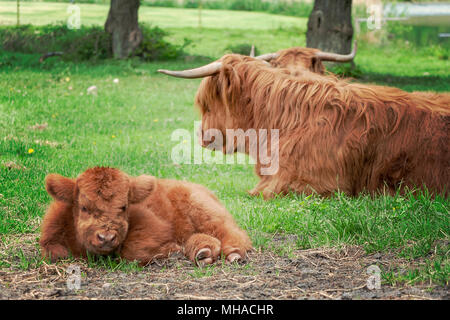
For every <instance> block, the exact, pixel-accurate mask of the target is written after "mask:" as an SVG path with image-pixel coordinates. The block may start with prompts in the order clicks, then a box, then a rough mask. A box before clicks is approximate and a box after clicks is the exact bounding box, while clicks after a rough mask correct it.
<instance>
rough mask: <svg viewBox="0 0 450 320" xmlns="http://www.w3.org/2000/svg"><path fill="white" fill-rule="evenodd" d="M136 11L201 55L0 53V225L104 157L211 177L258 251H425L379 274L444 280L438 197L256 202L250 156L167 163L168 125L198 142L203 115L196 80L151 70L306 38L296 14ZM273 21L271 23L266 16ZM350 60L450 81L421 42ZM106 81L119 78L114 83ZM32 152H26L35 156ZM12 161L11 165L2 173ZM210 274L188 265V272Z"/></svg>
mask: <svg viewBox="0 0 450 320" xmlns="http://www.w3.org/2000/svg"><path fill="white" fill-rule="evenodd" d="M5 4H6V5H5ZM14 5H15V2H6V3H5V2H1V6H0V8H1V9H0V19H1V21H7V22H8V23H12V22H13V21H14V15H13V13H14V10H13V7H14ZM28 6H30V7H28ZM84 6H85V5H83V6H82V8H83V7H84ZM86 6H87V5H86ZM22 8H23V10H22V21H24V22H32V23H36V24H45V23H49V22H52V21H57V20H62V18H64V17H65V8H66V4H53V3H24V4H23V7H22ZM38 8H41V9H42V10H37V9H38ZM144 9H145V10H148V11H145V10H144ZM141 10H142V11H141V20H145V19H147V20H145V21H146V22H153V23H154V24H156V25H159V26H161V27H166V29H167V30H169V31H170V32H171V36H169V40H171V41H172V42H175V43H179V44H181V43H182V41H183V39H184V38H185V37H188V38H190V39H192V40H193V42H194V44H195V46H191V47H188V48H187V49H186V50H187V51H188V52H189V53H190V54H192V55H201V56H206V57H209V58H205V59H203V60H202V61H200V62H199V61H197V62H196V60H194V61H192V62H187V61H185V60H178V61H172V62H151V63H144V62H141V61H139V60H128V61H112V60H106V61H102V62H96V63H90V62H83V63H70V62H62V61H60V59H59V58H51V59H49V60H47V61H46V62H45V63H44V64H39V63H38V62H37V61H38V58H39V55H32V54H20V53H7V52H1V51H0V93H1V94H0V234H22V233H36V232H39V225H40V223H41V219H42V216H43V215H44V213H45V209H46V207H47V205H48V204H49V202H50V197H49V196H48V195H47V194H46V192H45V188H44V178H45V176H46V175H47V174H49V173H52V172H56V173H60V174H63V175H66V176H72V177H74V176H77V175H78V174H79V173H81V172H82V171H84V170H85V169H86V168H88V167H91V166H97V165H104V166H112V167H118V168H120V169H122V170H124V171H126V172H128V173H129V174H131V175H138V174H142V173H148V174H153V175H155V176H157V177H161V178H175V179H186V180H190V181H193V182H197V183H200V184H203V185H205V186H207V187H208V188H210V189H211V190H213V191H214V192H215V193H216V194H217V195H218V197H219V198H220V199H221V200H222V201H223V203H224V204H225V206H226V207H227V208H228V209H229V211H230V212H231V213H232V214H233V216H234V217H235V218H236V220H237V222H238V223H239V225H240V226H242V227H243V228H244V229H245V230H247V231H248V232H249V234H250V236H251V237H252V240H253V242H254V244H255V245H256V246H258V247H262V248H266V249H270V250H274V251H276V252H278V253H279V254H283V255H288V254H289V252H290V250H291V247H290V245H291V244H289V245H288V244H286V245H285V246H281V247H276V248H274V247H273V241H272V239H273V237H275V236H277V235H286V234H289V235H290V237H291V238H292V239H294V246H295V247H297V248H313V247H320V246H338V247H340V246H345V245H360V246H363V247H364V248H365V249H366V251H367V252H376V251H393V252H395V253H396V254H397V255H398V256H400V257H403V258H406V259H408V260H410V261H415V259H425V260H426V261H427V264H426V266H422V267H420V268H419V267H418V268H414V267H412V268H411V270H409V271H408V273H406V274H405V273H403V274H397V273H395V272H394V271H387V272H386V274H385V276H384V277H385V279H386V280H387V281H388V282H390V283H393V284H395V283H397V282H407V283H414V282H417V281H419V282H428V281H432V282H436V283H441V284H443V283H448V274H449V252H448V245H446V246H445V245H444V247H443V248H442V247H439V246H438V243H439V241H441V240H442V239H444V240H448V239H449V226H450V215H449V212H450V204H449V202H448V200H447V199H442V198H436V199H431V198H430V197H428V196H427V195H422V196H413V195H406V196H394V197H391V196H378V197H375V198H371V197H369V196H364V195H361V196H359V197H357V198H349V197H347V196H344V195H342V194H336V195H335V196H334V197H332V198H329V199H324V198H320V197H304V196H301V195H290V196H288V197H285V198H277V199H274V200H271V201H264V200H262V199H260V198H251V197H249V196H248V195H247V194H246V190H248V189H251V188H252V187H253V186H254V185H255V184H256V183H257V178H256V177H255V175H254V173H253V168H252V166H251V165H249V164H247V165H206V164H202V165H181V166H175V165H173V163H172V161H171V159H170V154H171V149H172V147H174V146H175V145H176V144H178V143H179V142H178V141H171V138H170V137H171V134H172V132H173V131H174V130H175V129H178V128H182V129H188V130H190V132H191V135H192V141H191V142H192V145H193V144H194V143H196V138H195V135H194V128H193V123H194V121H196V120H198V119H199V115H198V113H197V111H196V110H195V109H194V108H193V98H194V95H195V92H196V90H197V88H198V85H199V83H200V80H181V79H174V78H169V77H167V76H164V75H161V74H159V73H157V72H156V70H157V69H159V68H169V69H184V68H190V67H194V66H198V65H199V64H202V63H205V62H207V61H209V60H210V59H215V58H218V57H220V56H222V55H223V54H224V53H225V48H226V47H227V46H229V45H230V44H236V43H246V42H247V43H254V44H255V45H256V46H258V48H259V49H260V51H261V52H262V53H264V52H269V51H275V50H278V49H280V48H285V47H290V46H295V45H300V46H304V44H305V37H304V32H305V30H306V20H305V19H295V18H291V17H283V16H275V15H267V14H263V13H254V12H235V11H233V12H228V11H220V10H219V11H217V10H215V11H214V12H213V13H214V15H215V17H221V20H220V21H218V22H215V23H213V22H212V20H211V22H208V21H209V20H208V19H204V21H203V22H204V23H203V28H202V30H198V29H197V28H196V21H195V19H196V11H195V10H194V11H190V10H187V9H167V8H163V9H162V8H161V9H160V8H142V9H141ZM85 11H86V16H84V14H83V13H82V14H83V17H84V18H82V19H83V23H95V24H102V23H103V22H104V20H105V18H106V12H107V8H106V6H101V5H92V6H91V7H89V10H85ZM8 12H9V13H8ZM43 12H44V13H43ZM82 12H84V11H82ZM211 15H212V13H211ZM247 18H248V19H247ZM269 18H270V19H272V20H271V21H273V22H270V23H266V22H267V21H266V19H269ZM84 19H86V20H84ZM223 27H226V28H223ZM356 64H357V65H358V66H359V67H360V69H361V71H362V74H363V78H362V79H361V81H366V82H376V83H380V84H385V85H391V86H397V87H400V88H403V89H405V90H408V91H413V90H434V91H441V92H445V91H449V88H450V81H449V80H450V79H449V78H450V62H449V61H448V60H441V59H439V57H438V56H437V55H436V54H435V53H434V51H433V50H430V49H429V48H415V47H401V46H396V47H393V46H385V47H383V46H376V45H369V44H367V43H360V46H359V51H358V55H357V58H356ZM114 78H118V79H119V80H120V83H119V84H114V83H113V79H114ZM91 85H96V86H97V87H98V96H92V95H87V94H86V89H87V88H88V87H89V86H91ZM42 123H47V124H48V128H47V129H46V130H43V131H38V130H33V129H32V128H31V127H32V126H34V125H36V124H42ZM29 149H33V150H34V152H33V153H31V154H30V153H29V152H28V151H29ZM204 152H208V151H206V150H204ZM8 162H13V163H14V164H15V165H17V166H16V167H15V168H7V165H6V164H7V163H8ZM438 247H439V248H440V249H439V250H438V249H437V248H438ZM435 251H436V253H435ZM15 256H16V257H17V259H16V260H17V263H18V265H20V267H21V268H29V267H31V266H33V265H35V264H36V263H37V262H36V261H34V260H30V261H27V258H26V256H24V255H23V254H22V253H20V252H16V253H15ZM30 259H35V257H33V258H30ZM92 264H93V265H97V266H100V267H105V268H108V269H112V270H116V269H121V270H123V269H124V270H126V269H127V268H128V267H127V265H126V264H125V265H123V264H122V262H120V261H119V262H117V261H112V260H102V261H101V262H93V263H92ZM0 266H2V267H6V266H7V265H5V264H2V263H0ZM129 268H130V270H134V268H135V266H133V265H131V266H129ZM212 270H214V269H211V270H209V269H207V271H205V270H197V271H196V273H195V274H193V276H194V277H200V276H204V275H205V272H206V275H207V274H208V272H210V271H212Z"/></svg>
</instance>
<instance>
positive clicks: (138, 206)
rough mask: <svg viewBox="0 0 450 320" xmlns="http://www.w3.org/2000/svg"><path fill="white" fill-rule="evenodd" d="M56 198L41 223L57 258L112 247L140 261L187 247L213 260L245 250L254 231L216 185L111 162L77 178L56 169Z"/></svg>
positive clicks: (50, 179) (45, 250)
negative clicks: (136, 171) (133, 173)
mask: <svg viewBox="0 0 450 320" xmlns="http://www.w3.org/2000/svg"><path fill="white" fill-rule="evenodd" d="M46 188H47V192H48V193H49V194H50V195H51V196H52V197H53V199H54V202H53V203H52V204H51V206H50V208H49V209H48V211H47V213H46V215H45V217H44V221H43V224H42V234H41V239H40V245H41V249H42V255H43V256H44V257H49V258H51V259H52V260H53V261H54V260H56V259H60V258H65V257H67V256H68V255H69V253H70V254H72V255H73V256H75V257H86V255H87V252H89V253H92V254H98V255H107V254H110V253H113V252H116V253H118V254H119V255H120V256H121V257H123V258H125V259H127V260H130V261H133V260H137V261H139V263H140V264H141V265H145V264H147V263H149V262H151V261H152V260H153V259H155V258H163V257H167V256H168V255H169V254H170V253H171V252H175V251H183V252H184V253H185V255H186V256H187V257H188V258H189V259H190V260H192V261H195V262H197V263H201V264H205V263H206V264H209V263H213V262H214V261H216V260H217V259H218V257H219V255H220V254H221V253H222V254H223V255H224V257H225V259H226V261H228V262H233V261H235V260H238V259H241V258H244V257H245V256H246V253H247V251H248V250H250V249H251V248H252V245H251V242H250V239H249V238H248V236H247V234H246V233H245V232H244V231H242V230H241V229H240V228H239V227H238V226H237V225H236V223H235V222H234V220H233V217H232V216H231V215H230V213H229V212H228V211H227V210H226V209H225V207H224V206H223V205H221V204H220V202H219V200H218V199H217V198H216V197H215V196H214V194H213V193H212V192H210V191H209V190H208V189H206V188H204V187H203V186H200V185H197V184H193V183H189V182H183V181H175V180H164V179H156V178H155V177H152V176H146V175H143V176H139V177H137V178H134V177H129V176H128V175H127V174H125V173H123V172H121V171H120V170H117V169H112V168H98V167H97V168H93V169H89V170H87V171H86V172H84V173H83V174H81V175H80V176H79V177H78V178H76V179H69V178H65V177H62V176H60V175H56V174H51V175H49V176H47V179H46Z"/></svg>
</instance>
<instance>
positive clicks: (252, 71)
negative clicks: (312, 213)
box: [160, 55, 450, 198]
mask: <svg viewBox="0 0 450 320" xmlns="http://www.w3.org/2000/svg"><path fill="white" fill-rule="evenodd" d="M160 72H162V73H165V74H168V75H171V76H175V77H182V78H204V79H203V81H202V82H201V84H200V87H199V89H198V91H197V96H196V104H197V105H198V107H199V108H200V111H201V114H202V130H203V131H205V130H207V129H209V128H216V129H218V130H220V131H221V132H222V133H225V132H226V130H227V129H235V130H236V129H238V128H240V129H242V130H249V129H256V130H258V129H267V130H268V131H270V130H273V129H278V130H279V142H278V144H277V145H271V146H268V149H269V152H271V153H272V154H276V152H273V151H274V150H275V149H274V148H278V154H279V170H278V172H276V173H275V174H273V175H261V174H260V169H261V166H262V163H261V162H260V161H259V160H258V159H257V160H256V163H257V164H256V172H257V174H259V175H260V178H261V180H260V182H259V183H258V185H257V186H256V187H255V188H254V189H253V190H251V191H250V194H252V195H258V194H260V193H262V195H263V196H264V197H265V198H270V197H272V196H273V195H274V194H285V193H288V192H290V191H294V192H299V193H311V192H317V193H319V194H321V195H324V196H327V195H331V194H333V193H334V192H336V191H338V190H341V191H344V192H345V193H347V194H349V195H357V194H358V193H360V192H365V191H366V192H370V193H375V192H380V191H383V190H386V191H388V192H389V193H394V192H396V190H398V189H400V191H401V192H403V191H404V190H405V188H406V187H408V188H416V187H418V188H421V187H424V186H426V187H427V188H428V189H430V190H431V191H432V192H433V193H442V194H445V195H447V194H448V190H449V184H450V154H449V145H450V143H449V142H450V95H449V94H435V93H419V92H415V93H408V92H405V91H402V90H400V89H397V88H392V87H384V86H376V85H365V84H358V83H349V82H348V81H346V80H339V79H336V78H335V77H330V76H321V75H318V74H316V73H312V72H309V71H304V72H303V73H301V74H299V75H297V76H292V75H290V72H289V70H287V69H277V68H273V67H270V66H267V65H266V64H265V63H264V62H262V61H260V60H257V59H254V58H251V57H244V56H240V55H225V56H224V57H222V58H221V59H220V60H218V61H216V62H213V63H211V64H209V65H206V66H203V67H200V68H197V69H192V70H186V71H168V70H160ZM258 132H259V131H258ZM224 136H226V135H225V134H224ZM226 140H227V139H226ZM226 143H227V144H230V143H232V142H231V141H226ZM235 150H236V149H235V148H230V147H229V146H227V145H224V146H223V151H224V152H233V151H235ZM246 151H248V148H246Z"/></svg>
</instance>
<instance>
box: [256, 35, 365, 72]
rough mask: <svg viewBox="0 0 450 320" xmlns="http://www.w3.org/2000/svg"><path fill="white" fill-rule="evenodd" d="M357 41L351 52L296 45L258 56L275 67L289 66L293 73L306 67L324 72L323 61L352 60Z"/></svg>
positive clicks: (313, 70) (312, 70)
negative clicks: (335, 51) (333, 51)
mask: <svg viewBox="0 0 450 320" xmlns="http://www.w3.org/2000/svg"><path fill="white" fill-rule="evenodd" d="M357 49H358V47H357V42H356V41H355V42H354V45H353V50H352V52H351V53H349V54H337V53H330V52H324V51H321V50H319V49H313V48H302V47H294V48H289V49H283V50H280V51H278V52H276V53H267V54H263V55H260V56H258V57H256V58H257V59H261V60H264V61H267V62H269V63H270V64H271V65H272V66H273V67H275V68H287V69H289V70H290V71H291V74H292V75H296V73H297V72H301V71H302V70H304V69H306V70H308V71H311V72H315V73H319V74H324V73H325V66H324V65H323V63H322V62H323V61H331V62H350V61H352V60H353V59H354V58H355V56H356V51H357Z"/></svg>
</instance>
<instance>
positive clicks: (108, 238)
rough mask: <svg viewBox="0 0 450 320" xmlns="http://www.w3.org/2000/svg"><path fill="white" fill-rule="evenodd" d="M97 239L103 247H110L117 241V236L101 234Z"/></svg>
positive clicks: (110, 233)
mask: <svg viewBox="0 0 450 320" xmlns="http://www.w3.org/2000/svg"><path fill="white" fill-rule="evenodd" d="M97 239H98V241H100V243H101V244H102V245H110V244H112V242H113V241H114V240H115V239H116V234H115V233H113V232H99V233H97Z"/></svg>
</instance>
